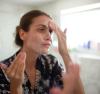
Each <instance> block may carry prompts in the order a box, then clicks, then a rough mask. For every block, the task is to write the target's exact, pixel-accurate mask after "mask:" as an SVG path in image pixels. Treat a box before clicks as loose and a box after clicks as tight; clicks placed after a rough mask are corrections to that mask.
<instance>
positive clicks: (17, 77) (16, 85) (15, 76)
mask: <svg viewBox="0 0 100 94" xmlns="http://www.w3.org/2000/svg"><path fill="white" fill-rule="evenodd" d="M25 60H26V53H25V52H20V53H19V54H18V55H17V56H16V58H15V60H14V61H13V62H12V63H11V65H10V66H9V67H8V68H7V67H6V65H4V64H1V68H2V69H3V71H4V72H5V74H6V75H7V77H8V78H9V80H10V89H11V94H22V83H23V81H24V70H25ZM18 89H20V90H19V91H18V92H20V91H21V92H20V93H17V90H18Z"/></svg>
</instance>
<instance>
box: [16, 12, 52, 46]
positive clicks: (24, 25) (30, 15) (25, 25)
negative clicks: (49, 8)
mask: <svg viewBox="0 0 100 94" xmlns="http://www.w3.org/2000/svg"><path fill="white" fill-rule="evenodd" d="M42 15H45V16H47V17H49V18H51V17H50V16H49V15H48V14H46V13H45V12H43V11H40V10H32V11H29V12H27V13H26V14H25V15H23V16H22V18H21V20H20V24H19V26H17V27H16V36H15V43H16V44H17V45H18V46H20V47H22V46H23V41H22V40H21V39H20V36H19V31H20V29H23V31H24V32H28V30H29V26H30V25H31V24H32V20H33V19H34V18H36V17H38V16H42Z"/></svg>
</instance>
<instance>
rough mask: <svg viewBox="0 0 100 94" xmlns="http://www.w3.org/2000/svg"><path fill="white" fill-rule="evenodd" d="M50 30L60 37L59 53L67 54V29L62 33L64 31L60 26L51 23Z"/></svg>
mask: <svg viewBox="0 0 100 94" xmlns="http://www.w3.org/2000/svg"><path fill="white" fill-rule="evenodd" d="M49 28H50V29H51V30H52V31H54V32H55V33H56V35H57V37H58V50H59V53H60V54H61V55H62V54H66V53H67V44H66V31H67V29H65V30H64V32H62V30H61V29H60V28H59V26H58V25H57V24H56V23H55V22H54V21H50V22H49Z"/></svg>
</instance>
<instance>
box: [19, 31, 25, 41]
mask: <svg viewBox="0 0 100 94" xmlns="http://www.w3.org/2000/svg"><path fill="white" fill-rule="evenodd" d="M19 36H20V39H21V40H25V37H26V32H25V31H24V30H22V29H20V31H19Z"/></svg>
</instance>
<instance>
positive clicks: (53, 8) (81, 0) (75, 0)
mask: <svg viewBox="0 0 100 94" xmlns="http://www.w3.org/2000/svg"><path fill="white" fill-rule="evenodd" d="M98 2H99V3H100V0H57V1H56V2H55V3H54V2H52V3H49V4H46V5H41V6H39V7H37V8H38V9H41V10H44V11H46V12H47V13H49V14H50V15H52V17H53V18H54V19H55V20H56V21H57V22H58V24H60V11H61V10H62V9H68V8H72V7H77V6H81V5H86V4H90V3H98Z"/></svg>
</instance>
